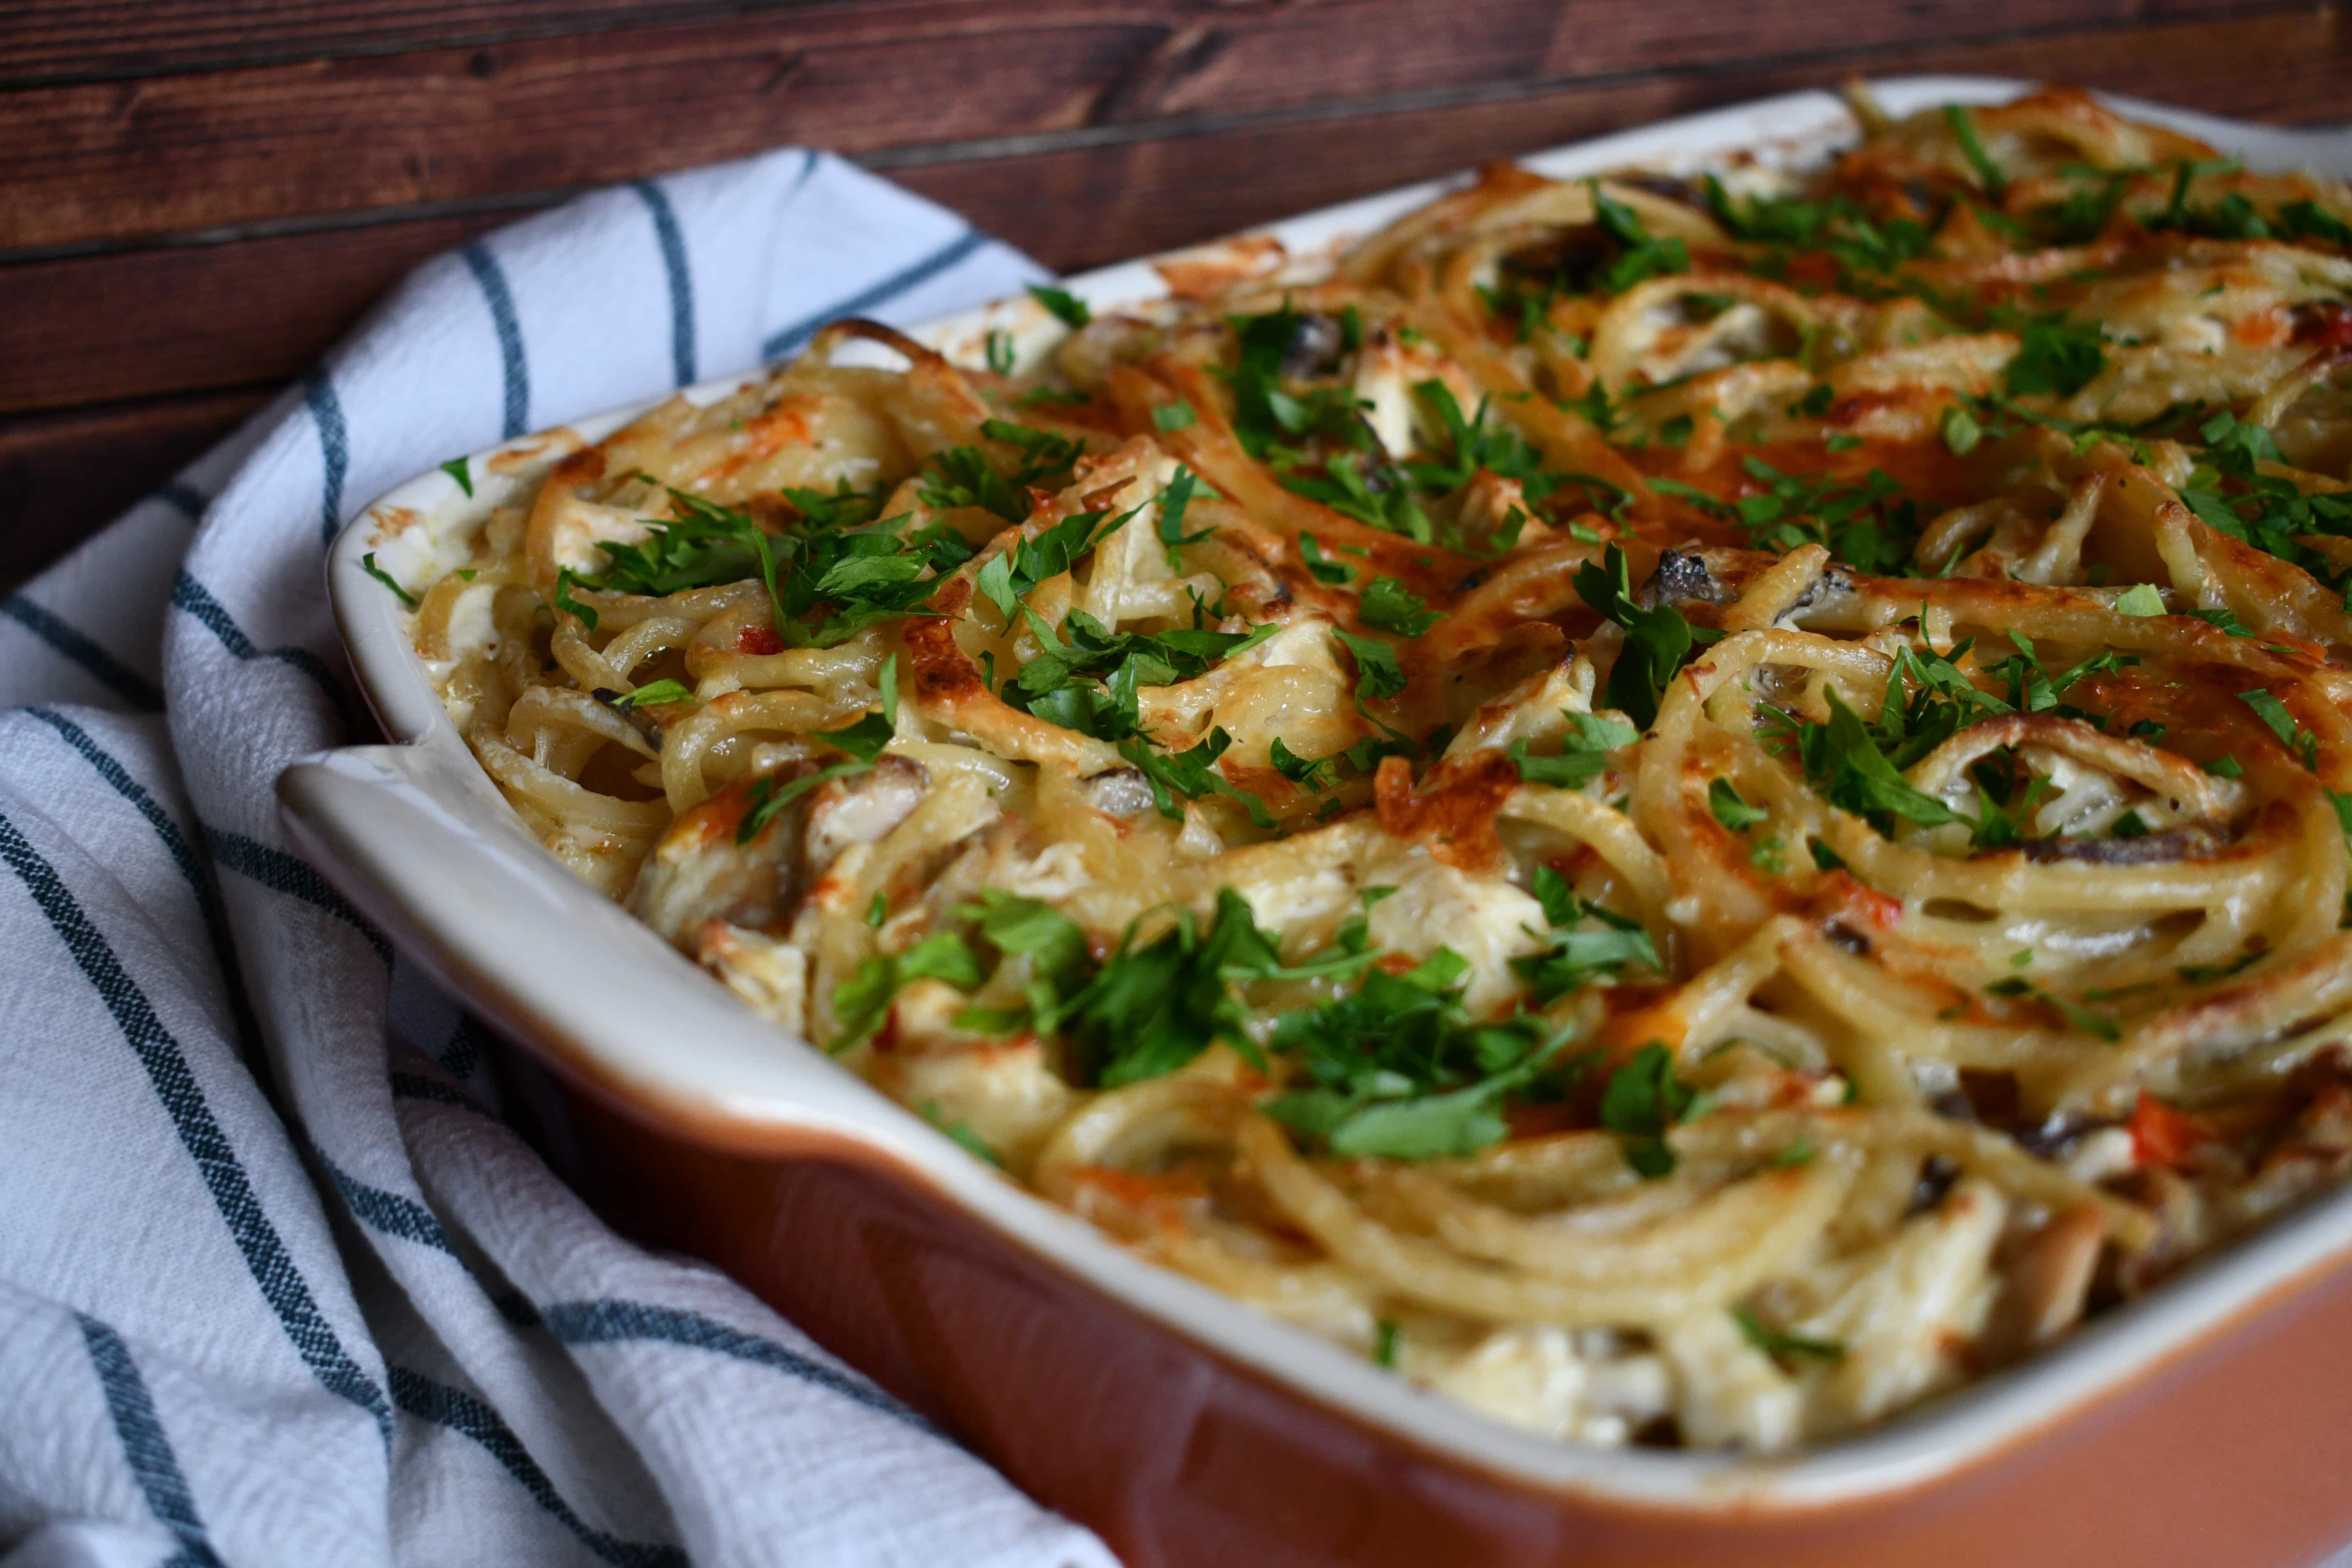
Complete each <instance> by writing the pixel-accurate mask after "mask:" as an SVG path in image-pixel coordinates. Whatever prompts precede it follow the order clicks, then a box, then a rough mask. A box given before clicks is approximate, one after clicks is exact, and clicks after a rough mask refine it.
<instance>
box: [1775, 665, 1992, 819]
mask: <svg viewBox="0 0 2352 1568" xmlns="http://www.w3.org/2000/svg"><path fill="white" fill-rule="evenodd" d="M1822 694H1823V696H1824V697H1825V698H1827V700H1828V702H1829V710H1830V717H1829V721H1828V722H1826V723H1815V722H1814V721H1811V720H1810V719H1805V718H1802V717H1800V716H1798V715H1795V714H1791V713H1786V712H1783V711H1781V710H1779V709H1768V710H1767V712H1768V715H1769V718H1770V719H1771V720H1773V721H1776V723H1777V726H1778V732H1779V733H1780V735H1781V736H1783V737H1786V738H1787V739H1788V740H1789V741H1790V742H1791V743H1792V745H1793V748H1794V750H1795V752H1796V753H1797V759H1798V762H1799V763H1800V765H1801V766H1802V768H1803V769H1804V773H1805V777H1806V780H1807V781H1808V782H1809V783H1811V784H1812V786H1813V787H1814V788H1815V789H1816V790H1819V791H1820V792H1821V794H1822V796H1823V797H1824V798H1825V799H1827V800H1828V801H1829V803H1830V804H1831V805H1835V806H1838V807H1841V808H1843V809H1844V810H1846V811H1850V812H1853V814H1854V815H1855V816H1860V817H1862V818H1863V819H1864V820H1865V821H1867V822H1868V823H1870V825H1871V826H1874V827H1875V828H1877V829H1878V831H1879V832H1881V833H1882V834H1886V835H1888V836H1890V837H1891V836H1892V835H1893V833H1894V828H1895V820H1896V819H1897V818H1900V819H1902V820H1903V821H1906V822H1910V823H1914V824H1916V825H1917V826H1921V827H1936V826H1941V825H1943V824H1945V823H1948V822H1959V821H1962V820H1964V819H1963V818H1962V817H1961V816H1960V815H1959V814H1958V812H1956V811H1954V810H1952V808H1951V807H1949V806H1948V805H1945V804H1944V803H1943V802H1942V801H1940V800H1937V798H1936V797H1935V796H1933V795H1928V794H1927V793H1925V792H1924V791H1922V790H1919V789H1917V788H1916V787H1914V786H1913V785H1912V784H1910V782H1909V781H1907V780H1906V779H1905V778H1904V777H1903V775H1902V773H1900V772H1899V771H1897V769H1896V767H1895V763H1893V762H1892V761H1890V760H1889V759H1888V757H1887V754H1886V753H1885V752H1883V751H1881V750H1880V749H1879V737H1878V735H1877V734H1874V732H1873V731H1872V728H1871V726H1870V725H1868V724H1865V723H1864V722H1863V720H1862V716H1861V715H1860V714H1858V713H1856V712H1855V711H1854V710H1853V709H1852V708H1849V707H1848V706H1846V702H1845V700H1844V699H1843V698H1842V697H1840V696H1839V695H1838V693H1837V689H1836V688H1835V687H1829V688H1825V689H1824V690H1823V693H1822ZM1888 707H1890V708H1894V709H1895V713H1896V714H1897V715H1900V714H1901V713H1902V711H1903V710H1902V709H1900V708H1899V707H1896V706H1895V704H1893V703H1892V702H1890V703H1889V704H1888ZM1898 744H1899V742H1898ZM1923 754H1924V753H1923Z"/></svg>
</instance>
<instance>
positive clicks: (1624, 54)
mask: <svg viewBox="0 0 2352 1568" xmlns="http://www.w3.org/2000/svg"><path fill="white" fill-rule="evenodd" d="M2179 3H2181V4H2193V3H2194V0H2179ZM2140 14H2141V12H2140V4H2139V0H1979V3H1974V4H1970V3H1966V0H1923V3H1921V4H1919V5H1900V6H1897V5H1821V4H1818V3H1816V0H1762V3H1759V4H1756V5H1749V6H1746V7H1737V8H1735V7H1729V6H1725V5H1721V4H1720V3H1719V0H1590V3H1588V4H1579V5H1573V6H1571V7H1569V8H1566V9H1563V8H1561V7H1560V6H1559V5H1557V4H1556V3H1555V0H1452V3H1450V4H1445V5H1435V4H1430V3H1428V0H1333V3H1330V4H1326V5H1242V6H1239V7H1235V8H1230V9H1229V8H1225V7H1221V6H1213V5H1202V4H1196V3H1192V0H1126V3H1120V0H1035V3H1034V4H1032V5H1022V6H1012V5H1006V4H1004V3H1003V0H883V3H878V4H872V5H824V6H813V7H807V8H796V9H791V10H775V11H762V12H759V13H756V14H754V15H751V16H740V17H736V18H732V19H730V20H727V21H720V22H690V23H680V24H670V25H662V26H641V27H632V28H628V29H626V30H622V31H605V32H592V33H578V34H570V35H564V36H560V37H530V38H520V39H517V40H514V41H511V42H508V43H500V44H495V45H488V46H484V47H458V48H447V47H444V48H434V49H422V50H416V51H413V52H408V53H402V54H394V55H384V56H362V57H352V58H320V59H310V60H303V61H299V62H294V63H288V64H281V65H268V66H250V67H239V68H231V69H223V70H213V71H204V72H198V73H194V74H184V75H175V76H161V77H153V78H149V79H142V80H134V81H123V82H80V83H73V84H68V85H61V86H54V87H27V88H21V89H17V90H16V91H12V92H5V93H0V188H5V189H6V190H7V191H8V192H9V200H8V201H7V202H6V203H5V204H0V250H5V249H11V248H18V249H21V248H37V247H59V246H69V245H79V244H87V243H89V242H91V241H102V240H115V239H121V238H126V237H134V236H142V235H156V234H165V233H172V232H176V231H181V230H186V229H192V228H202V227H207V226H222V225H238V224H252V223H258V222H268V221H276V220H286V219H292V218H299V217H305V216H311V215H317V214H321V213H333V212H348V211H354V210H360V209H366V208H371V207H383V206H401V205H414V204H417V203H431V202H444V201H453V200H461V199H467V198H476V197H482V196H488V195H516V194H520V193H528V192H543V191H550V190H562V189H568V188H571V187H575V186H578V185H581V184H590V183H595V182H602V181H609V180H616V179H626V178H633V177H635V176H638V175H642V174H650V173H655V172H657V171H660V170H663V169H668V168H676V167H679V166H682V165H686V164H691V163H703V162H708V161H711V160H715V159H721V158H729V157H736V156H740V155H743V154H746V153H751V152H754V151H757V150H759V149H761V148H764V147H770V146H773V145H776V144H778V143H780V142H792V141H796V140H807V141H814V142H823V143H824V144H827V145H830V146H834V147H837V148H841V149H844V150H845V151H851V152H872V151H876V150H878V149H885V148H903V147H908V146H915V145H921V146H926V147H930V148H934V149H937V148H939V147H940V144H942V143H950V144H951V143H955V142H990V141H1002V140H1004V139H1008V138H1025V137H1035V136H1041V135H1053V134H1055V133H1063V134H1067V133H1070V132H1088V131H1094V132H1104V131H1109V132H1124V133H1127V134H1130V135H1131V134H1134V133H1135V132H1139V131H1145V132H1154V131H1156V129H1157V128H1158V127H1159V125H1160V122H1162V121H1182V120H1185V119H1188V118H1200V117H1213V116H1218V115H1235V114H1265V113H1269V112H1280V111H1284V110H1299V109H1302V108H1306V107H1308V106H1321V107H1322V109H1324V110H1328V109H1330V108H1332V107H1334V106H1371V105H1375V104H1377V103H1378V102H1379V101H1380V100H1388V99H1394V98H1396V97H1398V96H1400V95H1409V94H1415V93H1438V94H1444V93H1454V94H1470V95H1472V96H1474V97H1487V96H1494V95H1496V94H1503V93H1511V92H1527V91H1534V90H1538V89H1543V88H1547V87H1550V86H1559V85H1567V84H1569V83H1570V82H1572V81H1574V80H1576V79H1581V78H1586V77H1591V76H1598V75H1607V74H1610V73H1615V72H1626V71H1636V70H1638V71H1645V72H1646V71H1654V70H1657V69H1660V68H1666V67H1671V66H1677V65H1698V64H1708V65H1711V66H1715V67H1717V68H1720V67H1722V66H1723V65H1724V63H1725V62H1726V61H1740V62H1756V61H1769V60H1771V59H1774V58H1780V57H1791V58H1794V57H1804V56H1808V55H1811V56H1821V55H1823V54H1825V53H1826V54H1847V53H1851V52H1853V51H1854V50H1857V49H1861V48H1865V47H1874V46H1878V45H1884V44H1885V43H1888V42H1889V41H1891V40H1895V39H1904V40H1913V41H1917V40H1937V39H1950V38H1954V37H1979V38H1981V37H1988V36H1993V35H2000V34H2002V33H2005V32H2010V31H2014V30H2016V29H2019V28H2021V27H2031V28H2034V29H2038V30H2044V31H2046V30H2050V29H2053V28H2055V27H2057V26H2061V25H2067V26H2081V25H2083V24H2085V23H2099V24H2106V25H2113V24H2116V23H2118V22H2121V21H2125V20H2128V19H2131V18H2134V17H2136V16H2139V15H2140ZM2304 14H2305V15H2306V16H2310V15H2315V14H2316V13H2315V12H2312V11H2311V10H2310V9H2309V8H2308V7H2305V11H2304ZM1742 68H1747V67H1746V66H1745V65H1743V66H1742ZM1171 129H1182V127H1181V126H1176V127H1171ZM1024 150H1027V149H1026V148H1017V147H1007V148H1004V149H1003V151H1007V152H1012V151H1024Z"/></svg>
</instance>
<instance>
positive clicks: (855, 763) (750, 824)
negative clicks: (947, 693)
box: [735, 653, 898, 844]
mask: <svg viewBox="0 0 2352 1568" xmlns="http://www.w3.org/2000/svg"><path fill="white" fill-rule="evenodd" d="M877 679H878V680H879V682H880V685H881V688H882V707H881V710H880V711H879V712H877V713H868V714H866V716H865V717H864V718H862V719H860V720H858V721H857V722H856V723H855V724H851V725H849V726H848V727H847V728H845V729H840V730H818V731H813V732H811V734H810V736H809V739H811V740H813V741H824V742H826V743H828V744H830V745H832V746H835V747H836V748H838V749H839V750H841V751H844V752H848V753H849V755H848V757H847V758H846V759H845V760H844V761H842V762H838V763H832V764H830V765H828V766H826V767H823V768H819V769H818V770H817V771H816V772H814V773H805V774H803V775H802V776H801V777H799V778H796V779H787V780H781V781H780V780H779V779H778V777H777V775H776V774H774V773H769V774H766V775H765V776H763V777H762V778H761V779H760V781H759V782H758V783H756V784H753V785H752V786H751V790H750V791H749V793H748V794H746V795H745V796H744V801H743V820H742V821H741V822H740V823H738V824H737V825H736V827H735V842H736V843H738V844H749V843H751V840H752V839H754V838H756V837H759V836H760V831H761V829H762V828H764V827H766V826H768V824H769V823H770V822H771V821H772V820H773V819H774V818H775V816H776V814H777V813H778V812H780V811H782V810H783V809H784V807H786V806H788V805H791V804H792V803H793V802H794V801H796V800H798V799H800V797H801V796H803V795H806V794H808V793H809V792H810V791H811V790H814V789H815V788H816V787H817V786H818V785H820V784H826V783H829V782H830V781H832V780H834V779H840V778H849V777H851V776H853V775H855V774H857V773H868V772H871V771H872V770H873V767H874V763H875V759H877V758H878V757H879V756H881V754H882V752H883V750H884V748H886V747H887V746H888V745H889V744H890V742H891V741H892V740H894V739H895V738H896V737H897V735H898V655H897V654H895V653H894V654H892V655H891V656H890V657H889V658H886V659H884V660H883V661H882V670H881V674H880V675H879V677H878V678H877Z"/></svg>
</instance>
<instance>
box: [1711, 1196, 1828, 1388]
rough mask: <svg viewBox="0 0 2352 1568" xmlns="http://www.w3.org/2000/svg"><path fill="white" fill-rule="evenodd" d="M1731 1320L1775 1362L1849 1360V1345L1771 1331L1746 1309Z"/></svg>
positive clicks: (1733, 1312) (1736, 1311)
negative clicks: (1847, 1356) (1846, 1356)
mask: <svg viewBox="0 0 2352 1568" xmlns="http://www.w3.org/2000/svg"><path fill="white" fill-rule="evenodd" d="M1799 1163H1802V1162H1799ZM1731 1318H1732V1321H1734V1322H1736V1323H1738V1325H1739V1331H1740V1333H1741V1334H1743V1335H1744V1336H1746V1338H1747V1340H1748V1343H1749V1344H1751V1345H1754V1346H1755V1347H1756V1348H1757V1349H1758V1350H1759V1351H1762V1352H1764V1353H1765V1354H1766V1355H1768V1356H1770V1357H1771V1358H1772V1359H1773V1360H1774V1361H1777V1362H1783V1363H1786V1362H1793V1361H1797V1360H1801V1359H1811V1360H1813V1361H1843V1360H1844V1359H1845V1346H1844V1345H1843V1344H1841V1343H1840V1342H1837V1341H1836V1340H1811V1339H1806V1338H1805V1337H1803V1336H1802V1335H1801V1334H1790V1333H1784V1332H1782V1331H1780V1330H1779V1329H1768V1328H1766V1327H1765V1326H1764V1325H1763V1324H1762V1323H1760V1322H1759V1321H1756V1314H1755V1313H1753V1312H1751V1311H1749V1310H1748V1309H1747V1308H1745V1307H1734V1308H1732V1309H1731Z"/></svg>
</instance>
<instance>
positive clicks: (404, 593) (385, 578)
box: [360, 550, 596, 631]
mask: <svg viewBox="0 0 2352 1568" xmlns="http://www.w3.org/2000/svg"><path fill="white" fill-rule="evenodd" d="M360 570H361V571H362V572H364V573H366V574H368V575H369V576H371V577H373V578H374V579H375V580H376V581H377V582H379V583H381V584H383V585H384V586H385V587H387V588H389V589H391V590H392V594H393V597H394V598H396V599H398V600H399V601H400V602H401V603H402V604H403V605H406V606H407V607H408V608H409V609H412V610H413V609H415V608H416V605H417V598H416V595H414V594H412V593H410V592H409V591H408V590H407V589H405V588H404V587H402V586H401V585H400V583H399V581H398V580H397V579H396V578H394V576H393V574H391V573H389V572H387V571H385V570H384V569H383V567H381V566H379V565H377V564H376V563H375V552H374V551H373V550H371V551H369V552H367V553H366V554H365V555H362V556H361V557H360ZM556 592H557V593H558V594H559V595H562V594H563V593H564V589H563V586H562V584H561V583H559V584H557V587H556ZM567 596H568V595H567ZM566 607H567V608H568V607H570V606H566ZM573 613H574V614H578V612H577V610H574V612H573ZM580 618H581V620H582V621H583V623H584V624H585V625H586V626H588V628H589V629H590V630H592V631H593V630H594V629H595V626H596V612H595V611H593V610H591V611H589V612H588V613H587V614H586V615H584V616H581V617H580Z"/></svg>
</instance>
